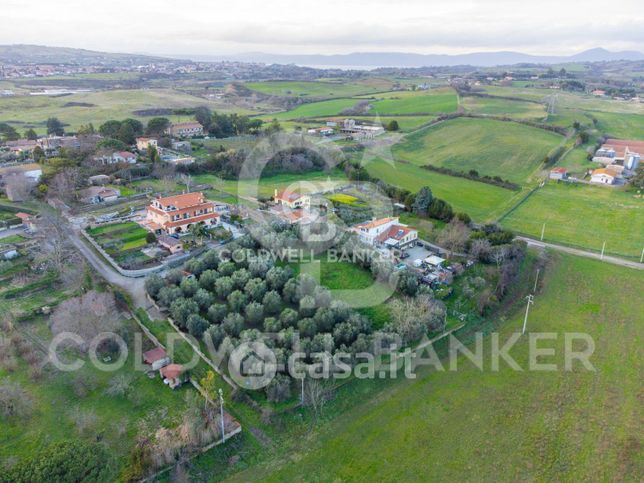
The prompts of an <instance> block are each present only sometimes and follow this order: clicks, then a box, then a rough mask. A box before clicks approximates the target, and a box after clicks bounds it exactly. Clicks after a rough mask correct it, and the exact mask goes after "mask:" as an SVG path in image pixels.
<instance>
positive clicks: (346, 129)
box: [306, 119, 385, 139]
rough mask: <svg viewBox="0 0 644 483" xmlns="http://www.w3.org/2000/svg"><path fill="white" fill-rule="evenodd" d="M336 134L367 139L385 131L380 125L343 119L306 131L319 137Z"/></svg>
mask: <svg viewBox="0 0 644 483" xmlns="http://www.w3.org/2000/svg"><path fill="white" fill-rule="evenodd" d="M337 132H339V133H341V134H344V135H348V136H351V137H353V138H358V139H369V138H373V137H375V136H379V135H380V134H383V133H384V132H385V129H384V128H383V127H382V126H380V125H373V124H362V123H359V122H357V121H356V120H355V119H345V120H343V121H342V122H340V123H338V122H336V121H328V122H327V123H326V126H320V127H315V128H310V129H308V130H307V131H306V133H307V134H310V135H312V136H320V137H327V136H332V135H334V134H336V133H337Z"/></svg>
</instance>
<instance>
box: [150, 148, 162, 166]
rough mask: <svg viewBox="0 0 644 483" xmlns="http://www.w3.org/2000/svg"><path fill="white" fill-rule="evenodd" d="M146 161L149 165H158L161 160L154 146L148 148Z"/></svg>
mask: <svg viewBox="0 0 644 483" xmlns="http://www.w3.org/2000/svg"><path fill="white" fill-rule="evenodd" d="M148 159H149V160H150V162H151V163H158V162H159V160H160V159H161V157H160V156H159V150H158V149H157V148H156V146H149V147H148Z"/></svg>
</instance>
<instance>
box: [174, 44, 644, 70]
mask: <svg viewBox="0 0 644 483" xmlns="http://www.w3.org/2000/svg"><path fill="white" fill-rule="evenodd" d="M186 57H189V58H191V59H192V60H201V61H221V60H237V61H241V62H264V63H267V64H297V65H306V66H312V67H315V66H320V67H322V66H340V67H342V66H345V67H348V66H354V67H430V66H455V65H472V66H479V67H493V66H497V65H514V64H562V63H566V62H601V61H610V60H644V54H642V53H641V52H636V51H623V52H610V51H608V50H606V49H602V48H596V49H590V50H586V51H584V52H580V53H579V54H575V55H570V56H544V55H529V54H522V53H520V52H510V51H504V52H474V53H471V54H459V55H446V54H411V53H404V52H355V53H351V54H337V55H319V54H312V55H283V54H266V53H262V52H250V53H244V54H238V55H227V56H214V55H213V56H207V55H206V56H204V55H192V56H186Z"/></svg>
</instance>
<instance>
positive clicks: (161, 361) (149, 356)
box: [143, 347, 170, 371]
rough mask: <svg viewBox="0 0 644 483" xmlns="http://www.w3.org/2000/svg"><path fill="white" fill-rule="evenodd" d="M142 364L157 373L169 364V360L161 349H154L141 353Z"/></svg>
mask: <svg viewBox="0 0 644 483" xmlns="http://www.w3.org/2000/svg"><path fill="white" fill-rule="evenodd" d="M143 363H144V364H147V365H149V366H150V367H152V370H153V371H158V370H160V369H161V368H162V367H165V366H167V365H168V364H170V358H169V357H168V354H167V353H166V351H165V349H164V348H163V347H156V348H154V349H152V350H149V351H147V352H144V353H143Z"/></svg>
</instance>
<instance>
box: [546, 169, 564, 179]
mask: <svg viewBox="0 0 644 483" xmlns="http://www.w3.org/2000/svg"><path fill="white" fill-rule="evenodd" d="M548 177H549V178H550V179H557V180H559V179H566V178H567V177H568V170H567V169H566V168H553V169H551V170H550V174H549V175H548Z"/></svg>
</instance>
